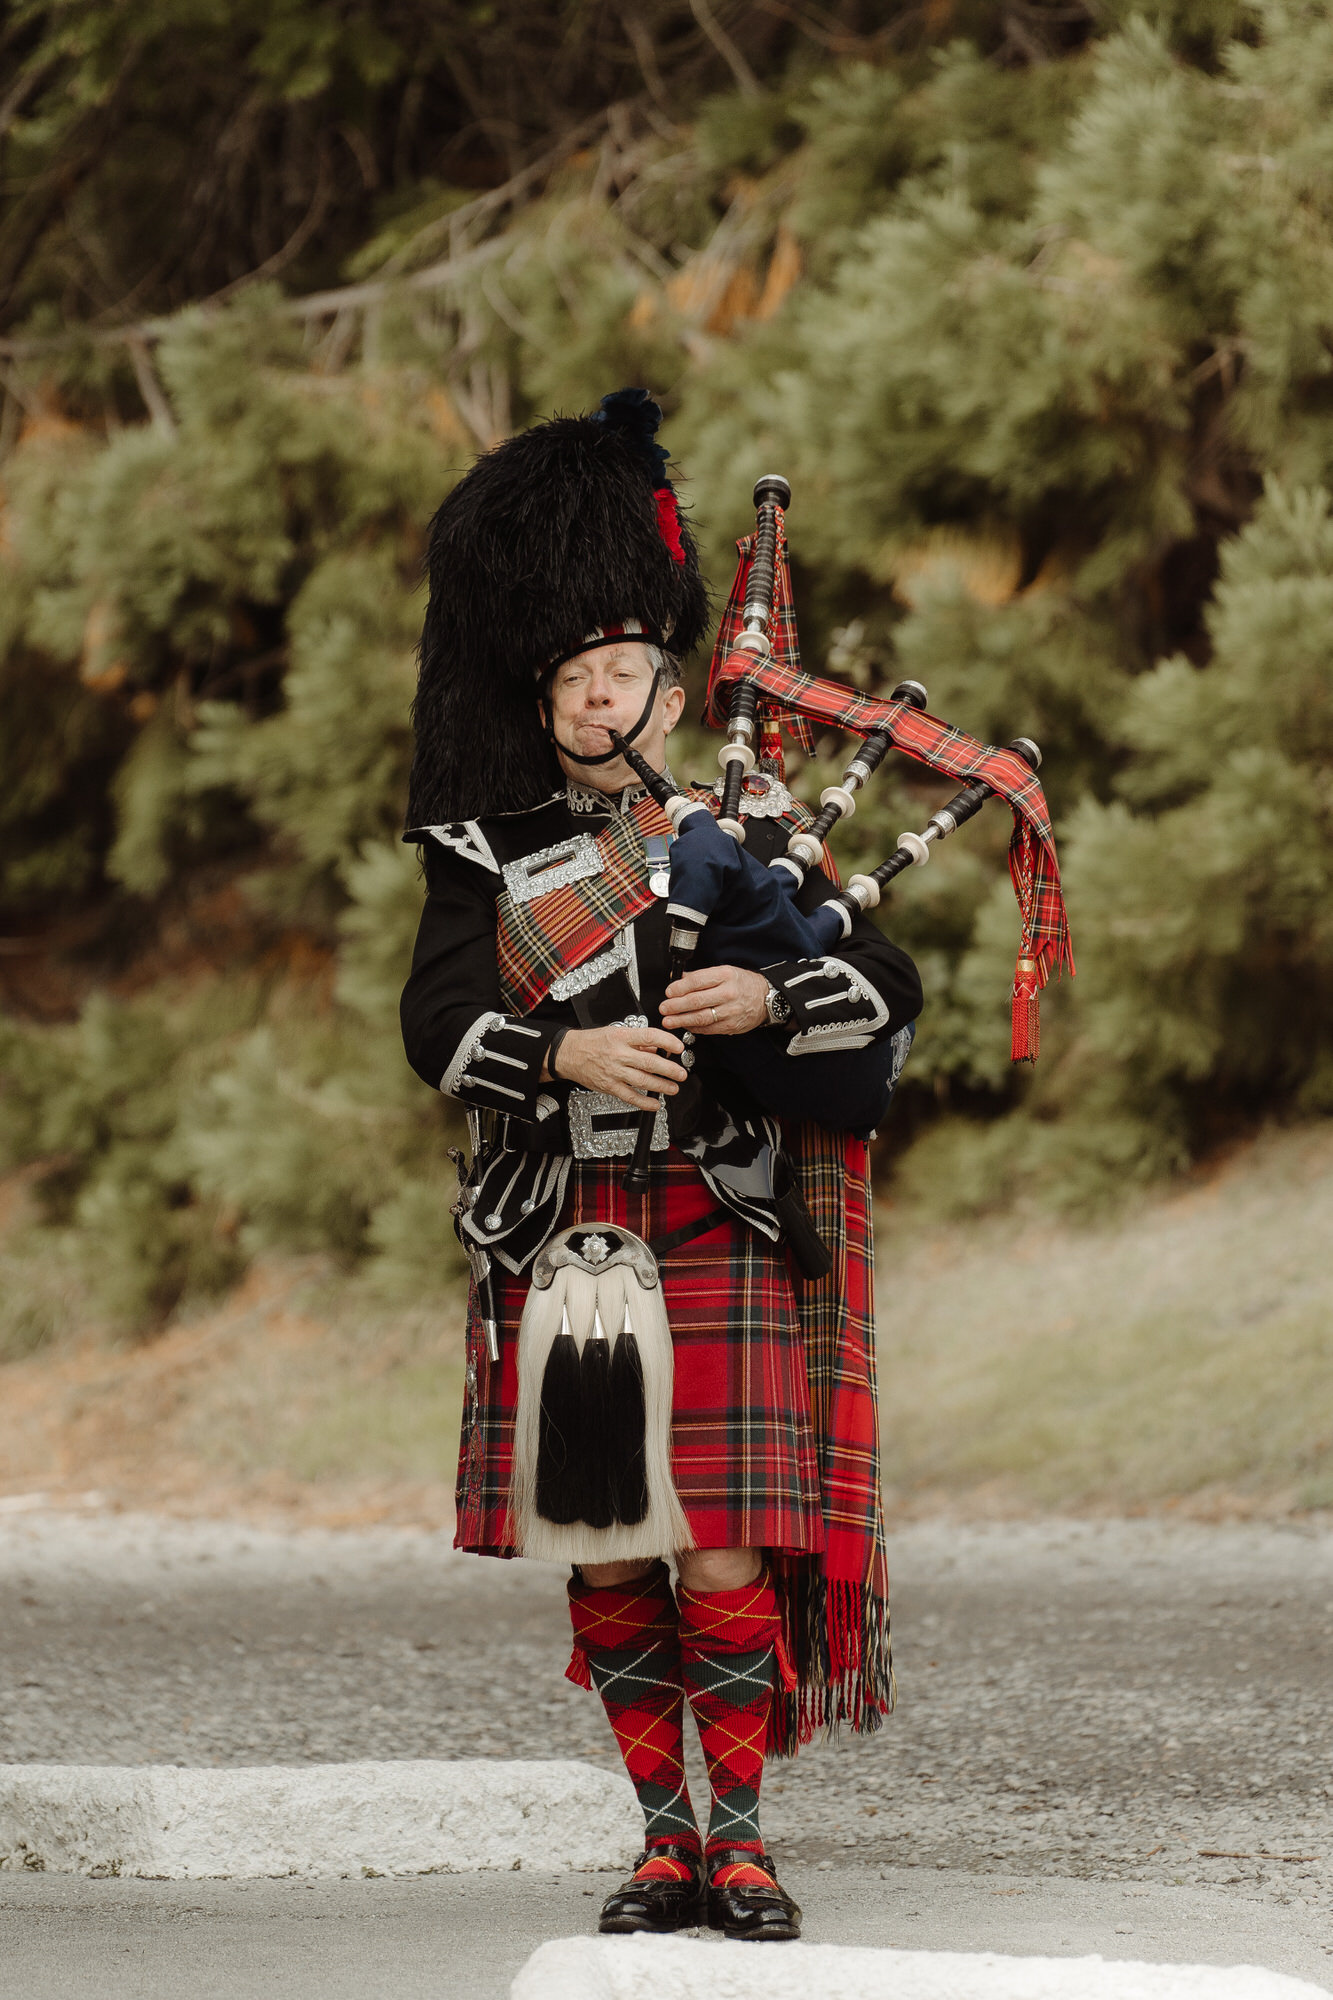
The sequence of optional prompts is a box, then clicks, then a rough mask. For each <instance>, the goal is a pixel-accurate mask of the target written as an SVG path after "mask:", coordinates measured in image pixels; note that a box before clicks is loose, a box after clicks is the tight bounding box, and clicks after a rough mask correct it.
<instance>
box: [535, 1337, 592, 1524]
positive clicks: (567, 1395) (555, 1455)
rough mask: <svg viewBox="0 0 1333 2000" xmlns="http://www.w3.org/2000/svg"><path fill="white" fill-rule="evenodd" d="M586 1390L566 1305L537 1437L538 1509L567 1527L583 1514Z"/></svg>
mask: <svg viewBox="0 0 1333 2000" xmlns="http://www.w3.org/2000/svg"><path fill="white" fill-rule="evenodd" d="M583 1468H584V1450H583V1394H582V1382H581V1380H580V1366H579V1350H578V1345H577V1343H576V1342H575V1339H574V1336H573V1334H572V1333H571V1332H570V1330H569V1314H568V1313H567V1312H566V1311H564V1309H563V1308H562V1309H561V1313H560V1331H559V1333H558V1334H557V1335H556V1337H555V1339H554V1340H553V1341H552V1342H551V1351H550V1353H549V1354H548V1355H547V1357H546V1368H545V1371H544V1373H543V1375H542V1401H541V1420H540V1425H539V1430H538V1441H537V1512H538V1513H539V1514H540V1515H541V1516H542V1518H543V1519H544V1520H547V1521H556V1522H559V1523H560V1524H561V1525H562V1526H567V1525H568V1524H569V1523H570V1522H571V1521H578V1520H581V1519H582V1517H583V1506H584V1499H583Z"/></svg>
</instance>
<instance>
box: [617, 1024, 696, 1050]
mask: <svg viewBox="0 0 1333 2000" xmlns="http://www.w3.org/2000/svg"><path fill="white" fill-rule="evenodd" d="M634 1035H635V1039H634V1040H633V1041H631V1043H630V1047H631V1048H632V1049H642V1050H644V1051H646V1052H648V1053H649V1054H652V1055H658V1054H659V1053H662V1052H665V1053H666V1054H667V1055H679V1054H680V1052H681V1050H682V1049H683V1048H684V1047H685V1044H684V1042H682V1041H681V1039H680V1037H679V1035H673V1034H671V1033H670V1032H669V1030H667V1029H666V1028H636V1029H635V1030H634Z"/></svg>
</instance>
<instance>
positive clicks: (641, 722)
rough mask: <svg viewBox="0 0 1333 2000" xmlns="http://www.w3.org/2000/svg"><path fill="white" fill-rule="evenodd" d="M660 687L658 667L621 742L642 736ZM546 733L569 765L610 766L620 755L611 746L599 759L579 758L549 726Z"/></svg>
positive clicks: (660, 678)
mask: <svg viewBox="0 0 1333 2000" xmlns="http://www.w3.org/2000/svg"><path fill="white" fill-rule="evenodd" d="M661 685H662V669H661V668H660V667H656V668H654V670H653V682H652V686H651V687H650V688H649V690H648V699H647V701H646V702H645V703H644V704H643V707H642V708H641V709H640V710H639V719H638V721H637V722H636V723H635V725H634V727H633V729H626V730H623V731H622V732H621V741H622V742H624V743H632V742H633V741H634V739H635V737H636V736H641V735H642V734H643V731H644V730H645V729H646V728H647V726H648V718H649V716H650V715H651V714H652V712H653V704H654V703H655V702H656V700H657V696H658V693H659V691H660V689H661ZM599 726H600V725H599ZM546 733H547V735H548V736H549V737H550V739H551V741H552V743H554V745H555V747H556V749H557V750H558V751H559V752H560V755H561V756H562V757H568V759H569V761H570V763H571V764H610V763H613V762H614V761H615V759H616V758H617V757H618V756H619V755H620V752H619V750H617V749H615V748H614V746H613V747H612V748H611V749H610V750H603V751H602V753H601V755H600V756H599V757H580V755H579V753H578V751H577V750H566V748H565V746H564V744H563V743H562V742H561V741H560V738H559V737H558V736H557V735H556V733H555V730H554V729H553V728H551V726H550V725H549V724H548V725H547V730H546Z"/></svg>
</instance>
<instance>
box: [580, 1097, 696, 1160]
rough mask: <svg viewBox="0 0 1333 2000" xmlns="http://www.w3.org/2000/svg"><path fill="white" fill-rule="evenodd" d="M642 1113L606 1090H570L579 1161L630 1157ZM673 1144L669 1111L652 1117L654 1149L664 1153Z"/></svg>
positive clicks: (659, 1108)
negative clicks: (669, 1125)
mask: <svg viewBox="0 0 1333 2000" xmlns="http://www.w3.org/2000/svg"><path fill="white" fill-rule="evenodd" d="M638 1131H639V1114H638V1112H637V1111H635V1110H634V1108H633V1106H632V1105H629V1104H625V1103H623V1102H622V1101H621V1099H620V1098H618V1097H612V1096H611V1095H610V1093H609V1092H607V1091H604V1090H571V1091H570V1093H569V1138H570V1144H571V1146H572V1147H573V1149H574V1158H575V1159H576V1160H627V1159H628V1158H629V1156H630V1154H631V1153H632V1152H633V1151H634V1141H635V1139H636V1138H637V1137H638ZM670 1144H671V1135H670V1133H669V1132H668V1130H667V1115H666V1110H665V1108H664V1107H663V1106H662V1105H659V1106H658V1108H657V1116H656V1118H655V1119H654V1120H653V1151H654V1152H655V1153H665V1152H666V1151H667V1149H668V1148H669V1146H670Z"/></svg>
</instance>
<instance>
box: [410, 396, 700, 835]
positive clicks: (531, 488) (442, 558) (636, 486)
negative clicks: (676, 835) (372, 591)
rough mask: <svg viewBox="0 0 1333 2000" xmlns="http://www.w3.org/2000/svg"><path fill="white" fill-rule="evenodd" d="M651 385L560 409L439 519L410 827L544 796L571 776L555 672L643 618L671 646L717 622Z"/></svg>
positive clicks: (506, 448)
mask: <svg viewBox="0 0 1333 2000" xmlns="http://www.w3.org/2000/svg"><path fill="white" fill-rule="evenodd" d="M661 419H662V412H661V411H660V409H659V408H658V406H657V404H656V403H654V402H653V401H652V400H651V399H650V397H649V395H648V392H647V391H646V390H645V389H619V390H617V391H616V393H615V394H614V395H610V396H604V397H603V398H602V403H601V407H600V409H598V410H597V411H596V412H594V413H593V414H592V415H591V416H584V417H553V418H552V419H551V421H550V422H549V423H544V424H536V425H534V427H533V428H532V429H531V430H527V431H521V432H520V433H519V434H518V436H517V437H512V438H508V439H506V441H505V442H504V443H503V444H498V445H496V446H495V447H494V449H493V450H491V451H488V452H486V453H485V454H484V455H483V456H482V457H481V458H479V459H478V460H477V462H476V464H475V465H474V466H473V468H472V470H471V471H470V472H469V473H467V474H466V475H465V476H464V478H462V479H461V480H460V481H459V483H458V485H457V486H455V487H454V489H453V491H452V493H450V495H449V497H448V499H447V500H446V501H445V502H444V504H443V506H442V507H441V508H440V510H439V512H438V513H437V514H436V516H435V519H434V520H433V521H432V522H431V526H430V538H429V543H428V549H427V569H428V574H429V579H430V601H429V604H428V606H427V610H426V623H425V628H424V630H423V631H422V634H421V671H420V678H419V680H418V683H417V696H416V702H415V704H414V706H413V711H412V716H413V724H414V728H415V732H416V749H415V754H414V756H413V760H412V779H411V785H410V788H409V795H408V819H407V824H408V828H409V830H411V829H415V828H418V827H423V826H432V825H439V824H441V823H442V822H445V821H448V820H459V819H476V818H480V817H481V816H482V815H484V814H489V813H500V812H521V811H524V810H525V809H526V808H528V807H530V806H534V805H539V804H540V803H541V801H542V800H543V799H546V798H549V797H550V796H551V793H552V792H553V791H555V790H557V789H558V787H559V785H560V784H561V782H562V780H561V776H560V770H559V766H558V765H557V764H556V761H555V754H554V751H553V750H552V748H551V744H550V742H549V739H548V738H547V736H546V733H545V731H544V729H543V725H542V720H541V715H540V712H539V709H538V698H539V696H540V694H541V690H542V680H543V676H544V675H545V673H546V672H547V671H548V669H549V668H550V667H551V666H552V665H554V664H555V663H556V662H558V661H560V660H564V659H569V658H570V657H572V655H573V654H575V653H577V652H579V651H580V650H581V649H582V646H583V644H584V642H585V640H586V639H587V638H588V637H589V636H590V635H591V634H593V633H596V632H599V631H605V630H606V629H607V628H608V627H612V626H616V625H621V624H623V623H624V622H625V621H626V620H627V619H637V620H638V621H639V622H640V624H641V625H642V626H643V627H644V628H645V630H646V631H647V632H648V633H649V634H650V635H654V636H656V637H658V638H660V639H661V640H662V641H664V642H665V643H666V644H667V645H668V646H669V647H670V650H671V652H672V653H673V654H677V655H683V654H685V653H688V652H690V651H691V649H692V648H693V647H695V646H696V645H697V644H698V643H699V640H700V639H701V638H702V637H703V634H704V631H705V628H706V626H707V623H708V592H707V587H706V585H705V583H704V580H703V578H702V576H701V575H700V574H699V553H698V550H697V548H696V547H695V543H694V538H693V536H692V535H691V533H690V531H689V528H688V526H687V525H686V523H685V522H684V521H683V520H682V519H681V516H680V513H679V510H678V509H677V506H676V496H675V493H674V492H673V490H672V488H671V485H670V482H669V481H668V479H667V476H666V473H665V471H664V469H663V468H664V467H665V464H666V461H667V453H666V452H665V451H664V450H663V448H662V447H661V445H659V444H657V443H656V442H655V434H656V431H657V427H658V424H659V423H660V422H661Z"/></svg>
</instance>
